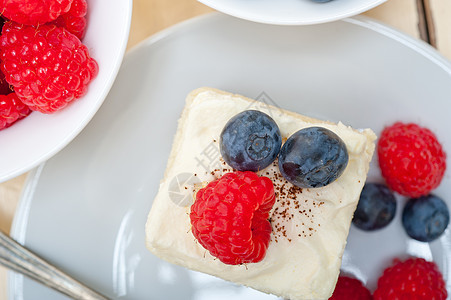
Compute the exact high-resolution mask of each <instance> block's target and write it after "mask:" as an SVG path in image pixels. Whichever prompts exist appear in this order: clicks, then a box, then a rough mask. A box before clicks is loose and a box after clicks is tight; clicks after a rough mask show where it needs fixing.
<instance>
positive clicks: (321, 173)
mask: <svg viewBox="0 0 451 300" xmlns="http://www.w3.org/2000/svg"><path fill="white" fill-rule="evenodd" d="M348 160H349V157H348V151H347V149H346V145H345V143H344V142H343V141H342V139H340V137H338V135H336V134H335V133H333V132H332V131H330V130H329V129H326V128H323V127H309V128H305V129H302V130H299V131H297V132H296V133H294V134H293V135H292V136H290V137H289V138H288V140H287V141H286V142H285V144H284V145H283V146H282V149H281V150H280V154H279V169H280V172H281V173H282V175H283V176H284V177H285V178H286V179H287V180H288V181H290V182H291V183H293V184H294V185H296V186H298V187H301V188H316V187H322V186H326V185H328V184H329V183H331V182H333V181H335V180H336V179H337V178H338V177H340V175H341V174H342V173H343V171H344V170H345V168H346V166H347V164H348Z"/></svg>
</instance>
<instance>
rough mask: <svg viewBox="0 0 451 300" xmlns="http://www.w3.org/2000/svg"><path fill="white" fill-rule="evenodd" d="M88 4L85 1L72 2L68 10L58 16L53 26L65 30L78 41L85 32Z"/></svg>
mask: <svg viewBox="0 0 451 300" xmlns="http://www.w3.org/2000/svg"><path fill="white" fill-rule="evenodd" d="M87 11H88V4H87V3H86V0H73V2H72V5H71V7H70V10H69V11H68V12H67V13H65V14H62V15H61V16H59V17H58V18H57V19H56V20H55V21H53V24H55V25H56V26H59V27H64V28H66V29H67V30H68V31H69V32H70V33H72V34H74V35H76V36H77V37H78V38H79V39H80V40H82V39H83V37H84V35H85V30H86V23H87V22H86V18H85V16H86V13H87Z"/></svg>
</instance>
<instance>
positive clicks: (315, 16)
mask: <svg viewBox="0 0 451 300" xmlns="http://www.w3.org/2000/svg"><path fill="white" fill-rule="evenodd" d="M198 1H199V2H202V3H203V4H205V5H208V6H210V7H212V8H214V9H216V10H218V11H221V12H223V13H226V14H229V15H232V16H235V17H238V18H242V19H246V20H250V21H255V22H260V23H266V24H277V25H308V24H318V23H326V22H331V21H336V20H339V19H343V18H346V17H350V16H355V15H357V14H360V13H362V12H365V11H367V10H369V9H371V8H373V7H376V6H378V5H380V4H382V3H384V2H385V1H386V0H332V1H330V2H327V3H317V2H314V1H313V0H198Z"/></svg>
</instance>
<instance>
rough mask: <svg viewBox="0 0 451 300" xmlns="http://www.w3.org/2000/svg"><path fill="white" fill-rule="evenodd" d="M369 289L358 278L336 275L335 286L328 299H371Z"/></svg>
mask: <svg viewBox="0 0 451 300" xmlns="http://www.w3.org/2000/svg"><path fill="white" fill-rule="evenodd" d="M371 299H373V298H372V297H371V293H370V291H368V289H367V288H366V287H364V286H363V284H362V283H361V282H360V280H358V279H355V278H351V277H347V276H340V277H338V281H337V285H336V286H335V291H334V293H333V294H332V297H330V298H329V300H371Z"/></svg>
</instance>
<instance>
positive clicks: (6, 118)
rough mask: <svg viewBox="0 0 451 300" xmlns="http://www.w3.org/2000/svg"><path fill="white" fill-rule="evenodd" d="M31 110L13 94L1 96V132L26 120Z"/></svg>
mask: <svg viewBox="0 0 451 300" xmlns="http://www.w3.org/2000/svg"><path fill="white" fill-rule="evenodd" d="M30 112H31V110H30V108H28V106H26V105H25V104H23V103H22V101H20V100H19V98H17V95H16V94H15V93H14V92H12V93H9V94H8V95H0V130H2V129H5V128H8V127H9V126H11V125H12V124H13V123H15V122H16V121H18V120H20V119H23V118H25V117H26V116H28V115H29V114H30Z"/></svg>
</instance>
